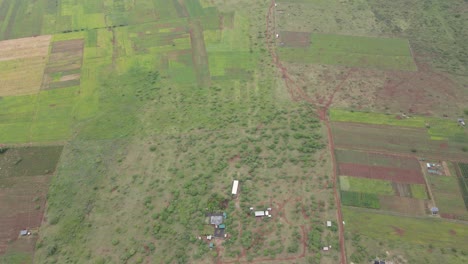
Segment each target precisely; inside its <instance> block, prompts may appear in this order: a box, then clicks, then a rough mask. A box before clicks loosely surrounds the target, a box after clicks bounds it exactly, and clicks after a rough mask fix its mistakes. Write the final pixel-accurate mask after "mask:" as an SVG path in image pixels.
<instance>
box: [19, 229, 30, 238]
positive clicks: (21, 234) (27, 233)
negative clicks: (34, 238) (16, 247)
mask: <svg viewBox="0 0 468 264" xmlns="http://www.w3.org/2000/svg"><path fill="white" fill-rule="evenodd" d="M29 234H30V233H29V231H28V230H27V229H23V230H21V231H20V236H27V235H29Z"/></svg>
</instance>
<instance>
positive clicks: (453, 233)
mask: <svg viewBox="0 0 468 264" xmlns="http://www.w3.org/2000/svg"><path fill="white" fill-rule="evenodd" d="M449 233H450V234H451V235H452V236H456V235H457V232H455V230H452V229H450V231H449Z"/></svg>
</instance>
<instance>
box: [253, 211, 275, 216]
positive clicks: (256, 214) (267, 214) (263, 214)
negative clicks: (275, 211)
mask: <svg viewBox="0 0 468 264" xmlns="http://www.w3.org/2000/svg"><path fill="white" fill-rule="evenodd" d="M263 216H267V217H271V214H270V212H269V211H268V210H266V211H255V217H263Z"/></svg>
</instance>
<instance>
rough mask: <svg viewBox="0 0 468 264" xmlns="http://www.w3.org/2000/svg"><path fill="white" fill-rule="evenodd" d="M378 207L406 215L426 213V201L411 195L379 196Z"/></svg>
mask: <svg viewBox="0 0 468 264" xmlns="http://www.w3.org/2000/svg"><path fill="white" fill-rule="evenodd" d="M379 204H380V209H382V210H386V211H391V212H398V213H402V214H406V215H426V214H427V213H426V209H427V206H426V201H425V200H421V199H415V198H411V197H401V196H385V195H382V196H379Z"/></svg>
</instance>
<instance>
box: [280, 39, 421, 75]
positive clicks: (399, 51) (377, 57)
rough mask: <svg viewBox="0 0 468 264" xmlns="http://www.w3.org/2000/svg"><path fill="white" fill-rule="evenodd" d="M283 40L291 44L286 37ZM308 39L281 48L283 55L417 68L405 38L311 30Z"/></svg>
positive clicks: (352, 64)
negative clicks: (305, 42) (305, 43)
mask: <svg viewBox="0 0 468 264" xmlns="http://www.w3.org/2000/svg"><path fill="white" fill-rule="evenodd" d="M283 33H284V32H281V33H280V34H281V35H283ZM285 35H286V36H287V35H288V34H285ZM281 41H282V42H284V43H285V45H286V46H288V40H287V39H281ZM309 42H310V44H309V46H308V47H307V48H290V47H284V48H280V49H279V51H280V52H279V55H280V58H281V59H283V60H285V61H289V62H302V63H317V64H331V65H335V64H336V65H344V66H350V67H355V66H358V67H359V66H361V67H375V68H379V69H399V70H413V71H414V70H416V65H415V64H414V61H413V58H412V57H411V54H410V48H409V46H408V41H406V40H403V39H385V38H369V37H357V36H342V35H328V34H327V35H326V34H311V36H310V40H309Z"/></svg>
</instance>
